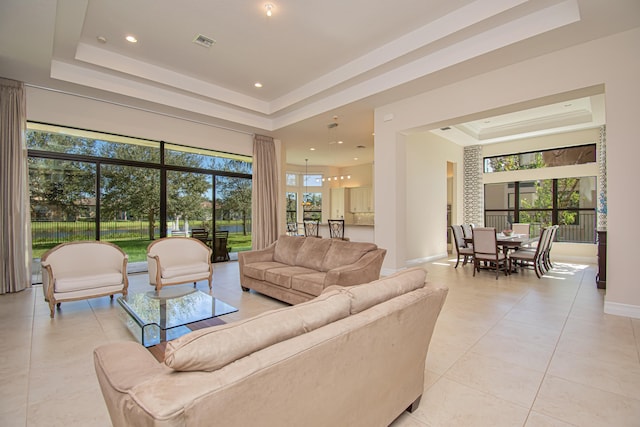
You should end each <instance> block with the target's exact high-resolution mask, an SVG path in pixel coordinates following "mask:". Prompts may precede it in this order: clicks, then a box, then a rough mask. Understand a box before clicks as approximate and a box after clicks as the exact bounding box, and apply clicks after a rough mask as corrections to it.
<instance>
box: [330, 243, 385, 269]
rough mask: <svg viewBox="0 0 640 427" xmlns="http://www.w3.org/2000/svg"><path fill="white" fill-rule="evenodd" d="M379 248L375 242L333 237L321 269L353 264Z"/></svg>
mask: <svg viewBox="0 0 640 427" xmlns="http://www.w3.org/2000/svg"><path fill="white" fill-rule="evenodd" d="M377 248H378V247H377V246H376V245H375V243H365V242H347V241H344V240H338V239H332V241H331V247H330V248H329V250H328V251H327V253H326V255H325V257H324V260H323V261H322V266H321V268H320V269H319V270H322V271H329V270H333V269H334V268H338V267H342V266H343V265H349V264H353V263H355V262H356V261H358V260H359V259H360V258H362V256H363V255H364V254H366V253H367V252H370V251H373V250H376V249H377Z"/></svg>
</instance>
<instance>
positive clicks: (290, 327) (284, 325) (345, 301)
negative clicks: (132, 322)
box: [164, 291, 351, 371]
mask: <svg viewBox="0 0 640 427" xmlns="http://www.w3.org/2000/svg"><path fill="white" fill-rule="evenodd" d="M350 305H351V303H350V298H349V295H347V294H345V293H342V292H338V291H336V292H333V293H327V294H324V295H322V296H320V297H318V298H315V299H313V300H311V301H307V302H304V303H301V304H298V305H295V306H291V307H285V308H282V309H279V310H272V311H268V312H266V313H262V314H260V315H258V316H255V317H253V318H250V319H247V320H244V321H238V322H234V323H230V324H227V325H221V326H213V327H210V328H205V329H200V330H197V331H194V332H191V333H189V334H187V335H183V336H182V337H180V338H178V339H176V340H173V341H169V342H168V343H167V348H166V351H165V362H164V363H165V364H166V365H167V366H169V367H170V368H172V369H174V370H176V371H215V370H216V369H219V368H221V367H223V366H225V365H227V364H229V363H231V362H233V361H234V360H237V359H239V358H242V357H244V356H247V355H249V354H251V353H253V352H255V351H258V350H261V349H263V348H266V347H269V346H271V345H274V344H276V343H278V342H280V341H284V340H287V339H289V338H293V337H295V336H298V335H301V334H304V333H305V332H309V331H312V330H314V329H317V328H319V327H321V326H324V325H327V324H329V323H332V322H335V321H337V320H340V319H342V318H345V317H347V316H348V315H349V308H350ZM309 368H310V369H312V368H313V367H309Z"/></svg>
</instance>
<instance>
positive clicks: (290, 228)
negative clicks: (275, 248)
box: [287, 222, 298, 236]
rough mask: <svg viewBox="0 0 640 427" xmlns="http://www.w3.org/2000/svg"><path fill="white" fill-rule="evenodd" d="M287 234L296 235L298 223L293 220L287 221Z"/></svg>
mask: <svg viewBox="0 0 640 427" xmlns="http://www.w3.org/2000/svg"><path fill="white" fill-rule="evenodd" d="M287 235H288V236H297V235H298V224H297V223H295V222H288V223H287Z"/></svg>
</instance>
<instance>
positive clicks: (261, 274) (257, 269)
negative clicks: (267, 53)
mask: <svg viewBox="0 0 640 427" xmlns="http://www.w3.org/2000/svg"><path fill="white" fill-rule="evenodd" d="M281 267H287V265H286V264H283V263H281V262H275V261H261V262H252V263H251V264H245V265H244V267H243V269H242V271H243V272H244V275H245V276H247V277H251V278H252V279H256V280H265V279H264V278H265V274H266V273H267V271H269V270H270V269H272V268H281Z"/></svg>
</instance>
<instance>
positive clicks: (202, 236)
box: [191, 228, 211, 246]
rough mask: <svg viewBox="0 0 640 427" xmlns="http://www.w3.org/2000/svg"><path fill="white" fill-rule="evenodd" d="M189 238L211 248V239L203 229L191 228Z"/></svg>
mask: <svg viewBox="0 0 640 427" xmlns="http://www.w3.org/2000/svg"><path fill="white" fill-rule="evenodd" d="M191 237H193V238H194V239H198V240H200V241H201V242H202V243H204V244H205V245H207V246H211V239H209V232H208V231H207V230H205V229H204V228H192V229H191Z"/></svg>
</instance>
